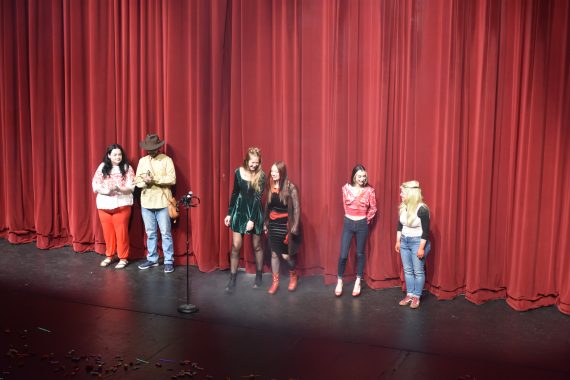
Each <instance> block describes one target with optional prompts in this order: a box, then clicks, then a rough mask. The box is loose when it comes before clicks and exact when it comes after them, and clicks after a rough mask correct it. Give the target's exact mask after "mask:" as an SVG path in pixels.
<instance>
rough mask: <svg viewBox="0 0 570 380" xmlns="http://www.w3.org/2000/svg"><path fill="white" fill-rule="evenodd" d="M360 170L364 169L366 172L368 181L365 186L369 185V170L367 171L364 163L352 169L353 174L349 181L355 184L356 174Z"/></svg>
mask: <svg viewBox="0 0 570 380" xmlns="http://www.w3.org/2000/svg"><path fill="white" fill-rule="evenodd" d="M360 170H362V171H363V172H365V173H366V183H365V184H364V186H365V187H366V186H368V172H367V171H366V168H365V167H364V166H363V165H362V164H356V166H355V167H354V168H353V169H352V175H351V176H350V181H349V183H350V184H351V185H352V186H354V176H355V175H356V173H358V172H359V171H360Z"/></svg>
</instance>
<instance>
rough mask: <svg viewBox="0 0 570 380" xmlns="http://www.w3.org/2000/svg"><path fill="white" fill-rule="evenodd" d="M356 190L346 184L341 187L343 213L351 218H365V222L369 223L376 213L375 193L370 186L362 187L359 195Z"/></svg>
mask: <svg viewBox="0 0 570 380" xmlns="http://www.w3.org/2000/svg"><path fill="white" fill-rule="evenodd" d="M357 189H358V188H353V187H352V186H350V185H349V184H348V183H347V184H346V185H344V186H343V187H342V201H343V205H344V213H345V215H348V216H352V217H359V216H360V217H363V216H365V217H366V220H367V222H368V223H370V222H371V221H372V219H373V218H374V216H375V215H376V211H377V208H376V193H375V192H374V189H373V188H372V187H371V186H366V187H363V188H362V190H361V191H360V194H358V191H357ZM357 194H358V195H357Z"/></svg>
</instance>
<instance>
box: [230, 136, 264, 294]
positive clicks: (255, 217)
mask: <svg viewBox="0 0 570 380" xmlns="http://www.w3.org/2000/svg"><path fill="white" fill-rule="evenodd" d="M264 187H265V173H263V170H262V169H261V150H260V149H259V148H255V147H252V148H249V149H248V150H247V152H246V154H245V158H244V160H243V164H242V165H241V166H240V167H239V168H237V169H236V170H235V173H234V188H233V191H232V195H231V199H230V206H229V208H228V215H227V216H226V217H225V218H224V224H225V225H226V226H228V227H230V228H231V230H232V253H231V257H230V272H231V273H230V280H229V282H228V285H227V286H226V292H227V293H232V292H233V291H234V290H235V286H236V276H237V268H238V263H239V251H240V249H241V246H242V245H243V235H244V234H249V235H251V241H252V243H253V251H254V253H255V264H256V273H255V282H254V284H253V287H254V288H258V287H260V286H261V274H262V269H263V249H262V248H261V231H262V229H263V213H262V210H261V197H262V195H263V189H264Z"/></svg>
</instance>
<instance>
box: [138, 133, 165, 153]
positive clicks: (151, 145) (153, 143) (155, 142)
mask: <svg viewBox="0 0 570 380" xmlns="http://www.w3.org/2000/svg"><path fill="white" fill-rule="evenodd" d="M139 145H140V147H141V148H143V149H144V150H155V149H158V148H160V147H161V146H163V145H164V141H163V140H160V137H158V135H155V134H152V135H146V137H145V138H144V140H143V141H141V142H139Z"/></svg>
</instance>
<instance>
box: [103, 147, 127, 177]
mask: <svg viewBox="0 0 570 380" xmlns="http://www.w3.org/2000/svg"><path fill="white" fill-rule="evenodd" d="M113 149H119V150H120V151H121V155H122V156H123V158H122V160H121V162H120V163H119V169H120V170H121V175H122V176H123V177H125V175H126V174H127V170H129V160H128V159H127V155H126V154H125V151H124V149H123V147H122V146H120V145H119V144H111V145H109V146H108V147H107V150H106V151H105V155H104V156H103V169H101V171H102V172H103V177H108V176H109V175H111V170H112V169H113V163H112V162H111V159H110V158H109V154H111V152H112V151H113Z"/></svg>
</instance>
